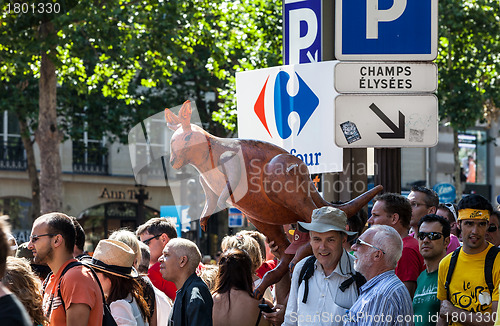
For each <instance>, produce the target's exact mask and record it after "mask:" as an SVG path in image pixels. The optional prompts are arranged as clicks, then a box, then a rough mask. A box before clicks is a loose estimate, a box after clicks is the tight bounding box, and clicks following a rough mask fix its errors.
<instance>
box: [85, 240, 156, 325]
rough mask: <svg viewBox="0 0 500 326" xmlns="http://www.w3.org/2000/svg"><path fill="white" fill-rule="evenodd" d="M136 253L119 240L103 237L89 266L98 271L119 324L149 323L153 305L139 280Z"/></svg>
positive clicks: (114, 316)
mask: <svg viewBox="0 0 500 326" xmlns="http://www.w3.org/2000/svg"><path fill="white" fill-rule="evenodd" d="M135 258H136V254H135V253H134V251H133V250H132V249H130V247H129V246H127V245H126V244H124V243H123V242H121V241H117V240H101V241H99V243H98V244H97V247H96V248H95V251H94V255H93V257H92V260H91V261H90V262H89V265H90V266H92V267H93V268H94V269H95V270H96V273H97V277H98V278H99V281H100V282H101V286H102V290H103V292H104V296H105V297H106V303H107V304H109V308H110V310H111V315H113V318H114V319H115V321H116V323H117V324H118V326H121V325H127V326H130V325H133V326H146V325H149V324H148V316H149V308H148V305H147V303H146V301H144V298H143V292H142V288H141V286H140V285H139V283H138V282H137V280H136V279H135V278H136V277H137V276H138V274H137V271H136V270H135V268H134V267H132V265H133V264H134V260H135Z"/></svg>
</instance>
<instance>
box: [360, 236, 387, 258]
mask: <svg viewBox="0 0 500 326" xmlns="http://www.w3.org/2000/svg"><path fill="white" fill-rule="evenodd" d="M356 244H357V245H358V246H361V245H365V246H368V247H372V248H374V249H377V250H380V251H382V253H383V254H384V255H385V251H383V250H382V249H380V248H378V247H375V246H374V245H372V244H371V243H368V242H366V241H363V240H361V239H360V238H358V239H357V240H356Z"/></svg>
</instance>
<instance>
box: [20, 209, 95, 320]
mask: <svg viewBox="0 0 500 326" xmlns="http://www.w3.org/2000/svg"><path fill="white" fill-rule="evenodd" d="M75 234H76V233H75V226H74V225H73V221H72V220H71V218H70V217H69V216H67V215H66V214H63V213H48V214H45V215H42V216H40V217H39V218H37V219H36V220H35V222H34V223H33V228H32V229H31V237H30V242H29V244H28V249H30V250H31V251H33V257H34V258H33V260H34V263H35V264H44V263H46V264H47V265H48V266H49V267H50V269H51V270H52V272H53V274H52V275H51V276H50V279H49V280H48V282H47V284H46V287H45V291H44V294H43V311H44V314H45V316H46V317H47V318H48V319H49V322H50V325H51V326H60V325H68V326H69V325H71V326H80V325H81V326H85V325H89V326H90V325H101V324H102V316H103V305H102V295H101V290H100V289H99V285H98V284H97V282H96V280H95V279H94V276H93V274H92V272H91V271H90V270H89V269H88V268H87V267H84V266H75V267H72V268H70V269H69V270H68V271H67V272H66V273H65V274H64V275H63V276H62V278H61V274H62V271H63V270H64V268H65V267H66V266H68V264H70V263H71V262H76V260H75V259H74V258H73V249H74V246H75ZM59 285H60V288H59ZM58 288H59V289H60V291H59V289H58ZM59 293H60V294H61V296H62V297H59ZM63 302H64V305H63Z"/></svg>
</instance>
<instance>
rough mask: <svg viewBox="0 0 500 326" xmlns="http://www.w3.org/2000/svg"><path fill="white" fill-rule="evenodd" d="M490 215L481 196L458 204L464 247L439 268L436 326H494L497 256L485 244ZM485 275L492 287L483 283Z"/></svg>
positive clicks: (498, 279)
mask: <svg viewBox="0 0 500 326" xmlns="http://www.w3.org/2000/svg"><path fill="white" fill-rule="evenodd" d="M492 211H493V207H492V206H491V204H490V202H489V201H488V200H487V199H486V198H484V197H483V196H481V195H476V194H471V195H468V196H467V197H464V198H462V199H461V200H460V202H459V203H458V227H459V228H460V230H461V231H462V241H463V246H462V248H459V249H457V250H455V252H454V253H452V254H449V255H448V256H446V257H445V258H443V260H441V263H440V264H439V270H438V292H437V297H438V299H439V300H441V309H440V320H439V322H438V325H450V324H451V325H493V323H494V315H491V314H492V313H493V312H495V313H496V312H497V306H498V284H499V283H500V255H498V249H497V247H495V246H493V245H492V244H490V243H488V242H487V241H486V232H487V229H488V225H489V224H488V221H489V217H490V215H491V213H492ZM454 255H455V256H454ZM495 255H496V256H495ZM454 262H455V263H454ZM453 266H454V267H453ZM488 266H489V267H488ZM449 271H450V272H449ZM448 275H449V276H448ZM487 275H488V278H490V281H491V283H490V282H488V281H487V280H486V278H487ZM488 283H490V284H489V285H488Z"/></svg>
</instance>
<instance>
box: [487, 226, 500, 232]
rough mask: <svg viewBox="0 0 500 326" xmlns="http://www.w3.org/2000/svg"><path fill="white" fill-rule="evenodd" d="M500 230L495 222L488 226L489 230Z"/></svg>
mask: <svg viewBox="0 0 500 326" xmlns="http://www.w3.org/2000/svg"><path fill="white" fill-rule="evenodd" d="M497 230H498V227H497V226H496V225H495V224H490V226H489V227H488V230H487V231H488V232H496V231H497Z"/></svg>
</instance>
